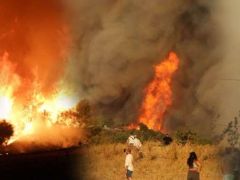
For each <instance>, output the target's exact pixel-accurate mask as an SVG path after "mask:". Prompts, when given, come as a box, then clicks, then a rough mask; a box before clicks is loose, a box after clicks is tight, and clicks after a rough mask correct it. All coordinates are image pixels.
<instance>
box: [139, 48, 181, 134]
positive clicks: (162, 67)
mask: <svg viewBox="0 0 240 180" xmlns="http://www.w3.org/2000/svg"><path fill="white" fill-rule="evenodd" d="M178 66H179V58H178V57H177V55H176V54H175V53H174V52H171V53H169V56H168V57H167V58H166V59H164V60H163V61H162V62H161V63H160V64H158V65H156V66H155V76H154V78H153V80H152V81H151V82H150V83H149V85H148V86H147V88H146V89H145V97H144V100H143V102H142V106H141V109H140V110H141V111H140V116H139V118H138V122H139V123H143V124H145V125H146V126H147V127H148V128H149V129H153V130H156V131H161V130H162V128H163V121H164V114H165V112H166V110H167V108H168V107H169V106H170V105H171V104H172V89H171V82H172V77H173V74H174V72H175V71H176V70H177V69H178Z"/></svg>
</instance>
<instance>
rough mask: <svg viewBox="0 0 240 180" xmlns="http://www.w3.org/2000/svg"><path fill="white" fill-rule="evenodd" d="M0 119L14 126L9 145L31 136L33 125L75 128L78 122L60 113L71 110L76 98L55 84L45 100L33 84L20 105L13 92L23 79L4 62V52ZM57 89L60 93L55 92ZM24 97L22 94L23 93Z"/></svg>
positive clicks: (35, 83)
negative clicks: (52, 91)
mask: <svg viewBox="0 0 240 180" xmlns="http://www.w3.org/2000/svg"><path fill="white" fill-rule="evenodd" d="M0 69H1V71H0V119H5V120H7V121H8V122H9V123H11V124H12V125H13V127H14V136H13V137H12V138H11V139H10V141H9V142H10V143H11V142H13V141H15V140H18V139H21V137H24V136H26V135H31V134H34V133H35V131H36V128H37V127H36V124H38V125H39V123H41V124H42V125H43V126H46V127H48V128H51V127H52V126H53V125H55V124H57V123H58V124H59V123H61V124H63V125H64V126H66V127H68V126H71V127H74V126H78V125H79V124H78V123H79V122H78V121H75V119H74V118H73V117H70V116H69V117H68V116H64V121H62V117H61V114H62V113H63V112H66V111H69V110H72V111H74V107H75V106H76V105H77V103H78V100H79V99H78V98H77V97H76V96H75V95H74V94H73V92H71V90H70V89H69V88H67V87H66V88H65V87H64V86H63V85H59V86H60V87H61V88H59V87H56V91H55V93H53V94H51V95H50V96H49V95H48V96H47V97H46V96H44V94H43V93H42V92H41V91H40V89H41V88H40V87H39V86H40V85H39V84H38V83H37V80H36V82H33V85H32V86H30V87H29V89H31V90H29V92H30V96H29V97H26V99H27V100H25V102H24V104H23V102H22V101H21V100H19V99H22V98H18V97H17V96H16V95H15V93H16V91H17V90H18V88H19V87H20V86H21V84H22V83H23V79H22V78H21V77H20V76H19V75H18V74H17V73H16V72H15V65H14V64H12V63H11V62H10V61H9V60H8V53H7V52H5V53H4V54H3V55H2V56H1V57H0ZM58 89H61V90H58ZM24 95H25V94H24Z"/></svg>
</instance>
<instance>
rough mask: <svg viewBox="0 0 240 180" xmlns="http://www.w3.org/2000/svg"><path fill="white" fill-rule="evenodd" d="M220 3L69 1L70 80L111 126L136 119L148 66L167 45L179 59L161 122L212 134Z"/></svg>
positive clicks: (216, 104) (160, 57)
mask: <svg viewBox="0 0 240 180" xmlns="http://www.w3.org/2000/svg"><path fill="white" fill-rule="evenodd" d="M218 4H219V3H218V2H215V1H213V2H208V1H197V0H182V1H172V0H170V1H163V0H157V1H151V2H145V1H139V0H138V1H137V0H133V1H127V0H124V1H114V2H113V1H110V0H104V1H101V2H93V1H85V0H81V1H74V0H72V1H69V2H68V3H67V7H68V16H69V17H71V20H70V22H71V25H72V26H71V33H72V36H73V41H74V43H73V44H74V47H73V50H72V56H71V57H70V59H71V61H70V65H69V67H68V73H67V78H68V80H69V82H74V84H75V85H76V87H75V88H76V91H78V93H79V94H80V95H81V97H83V98H86V99H88V100H89V101H90V102H91V103H92V104H93V105H94V106H95V107H97V108H96V109H97V112H98V113H99V112H100V114H103V115H104V116H105V118H109V119H111V120H113V122H114V123H115V124H127V123H129V122H134V121H136V120H137V115H138V113H139V108H140V105H141V101H142V100H143V94H144V87H146V85H147V84H148V83H149V82H150V81H151V79H152V78H153V66H154V65H156V64H158V63H160V62H161V60H163V59H164V57H165V56H166V55H167V53H168V52H169V51H171V50H173V51H176V53H177V54H179V56H180V59H181V62H180V68H179V70H178V72H177V73H176V74H175V77H174V83H173V93H174V105H173V106H172V107H171V108H170V109H169V110H168V112H167V114H166V118H165V119H166V126H167V127H168V129H176V128H178V127H186V126H187V127H190V128H193V129H194V130H197V131H201V130H202V129H204V130H205V133H207V132H209V133H210V132H211V130H212V128H213V127H215V125H216V124H215V120H216V118H217V117H218V114H220V115H221V112H220V109H219V96H218V95H219V91H218V90H219V87H217V83H218V80H216V79H219V77H220V75H219V70H218V69H219V66H220V65H219V64H220V62H221V60H222V54H223V53H222V48H223V47H222V46H221V43H222V39H220V38H219V36H220V34H221V31H220V30H219V28H220V25H219V24H218V23H217V20H216V17H217V15H216V8H217V5H218ZM215 92H218V93H216V94H215ZM213 94H214V96H213ZM206 125H207V127H208V128H206Z"/></svg>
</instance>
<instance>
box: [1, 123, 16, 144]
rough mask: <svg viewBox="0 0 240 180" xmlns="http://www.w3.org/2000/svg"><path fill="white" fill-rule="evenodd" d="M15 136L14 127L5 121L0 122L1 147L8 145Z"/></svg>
mask: <svg viewBox="0 0 240 180" xmlns="http://www.w3.org/2000/svg"><path fill="white" fill-rule="evenodd" d="M12 135H13V126H12V125H11V124H10V123H8V122H7V121H5V120H1V121H0V145H2V144H4V143H6V142H7V141H8V140H9V139H10V137H11V136H12Z"/></svg>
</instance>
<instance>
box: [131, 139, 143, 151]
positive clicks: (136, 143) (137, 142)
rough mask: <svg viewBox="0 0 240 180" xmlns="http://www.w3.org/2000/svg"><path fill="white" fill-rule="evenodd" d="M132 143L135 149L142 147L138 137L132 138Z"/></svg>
mask: <svg viewBox="0 0 240 180" xmlns="http://www.w3.org/2000/svg"><path fill="white" fill-rule="evenodd" d="M133 145H134V146H135V147H136V148H137V149H140V148H141V147H142V143H141V141H140V140H139V139H138V138H135V139H134V140H133Z"/></svg>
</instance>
